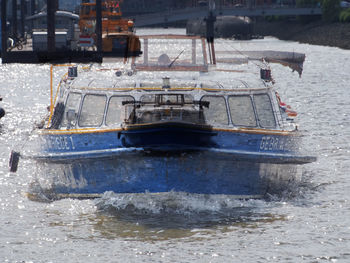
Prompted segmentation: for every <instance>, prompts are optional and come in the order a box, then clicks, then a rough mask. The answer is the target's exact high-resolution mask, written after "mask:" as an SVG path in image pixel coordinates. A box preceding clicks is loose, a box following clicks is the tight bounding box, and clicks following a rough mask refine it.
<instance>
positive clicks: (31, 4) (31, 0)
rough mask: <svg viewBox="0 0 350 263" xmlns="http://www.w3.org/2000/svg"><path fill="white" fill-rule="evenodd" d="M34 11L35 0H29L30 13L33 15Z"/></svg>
mask: <svg viewBox="0 0 350 263" xmlns="http://www.w3.org/2000/svg"><path fill="white" fill-rule="evenodd" d="M35 11H36V7H35V0H30V14H31V15H34V14H35Z"/></svg>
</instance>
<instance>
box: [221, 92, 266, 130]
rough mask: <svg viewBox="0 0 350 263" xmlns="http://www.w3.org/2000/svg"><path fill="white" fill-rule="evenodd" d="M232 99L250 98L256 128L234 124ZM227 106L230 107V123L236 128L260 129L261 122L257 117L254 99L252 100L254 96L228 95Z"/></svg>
mask: <svg viewBox="0 0 350 263" xmlns="http://www.w3.org/2000/svg"><path fill="white" fill-rule="evenodd" d="M231 97H249V99H250V102H251V106H252V110H253V114H254V118H255V125H254V126H249V125H239V124H235V123H234V122H233V118H232V115H231V106H230V98H231ZM227 105H228V112H229V113H230V114H229V116H230V123H231V124H232V125H233V126H234V127H248V128H256V127H260V126H259V122H258V116H257V112H256V108H255V102H254V99H253V98H252V95H250V94H237V95H228V96H227Z"/></svg>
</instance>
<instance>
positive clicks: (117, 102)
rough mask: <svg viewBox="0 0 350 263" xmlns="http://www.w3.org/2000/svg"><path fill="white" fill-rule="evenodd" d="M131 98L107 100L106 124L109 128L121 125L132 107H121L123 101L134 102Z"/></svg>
mask: <svg viewBox="0 0 350 263" xmlns="http://www.w3.org/2000/svg"><path fill="white" fill-rule="evenodd" d="M134 100H135V99H134V98H133V97H132V96H113V97H111V98H110V100H109V104H108V110H107V117H106V124H107V125H109V126H112V125H115V124H121V123H122V122H123V121H124V120H125V119H127V118H128V117H129V115H130V114H131V112H132V110H133V107H130V106H129V107H128V105H125V106H123V105H122V102H123V101H134Z"/></svg>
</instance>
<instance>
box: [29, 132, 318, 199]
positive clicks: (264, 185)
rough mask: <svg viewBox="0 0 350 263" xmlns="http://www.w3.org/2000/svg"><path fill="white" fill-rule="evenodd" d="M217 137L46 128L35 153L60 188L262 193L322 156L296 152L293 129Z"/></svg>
mask: <svg viewBox="0 0 350 263" xmlns="http://www.w3.org/2000/svg"><path fill="white" fill-rule="evenodd" d="M107 138H109V139H107ZM294 139H295V138H294ZM213 140H214V142H215V144H216V145H221V146H222V147H215V148H214V147H195V146H188V145H183V146H177V147H174V146H171V145H162V146H160V147H156V146H154V147H147V148H133V147H124V146H122V141H123V138H122V136H118V134H117V132H109V133H92V134H85V135H83V134H74V135H73V134H66V135H46V142H47V143H46V144H45V145H46V146H47V148H46V149H44V151H43V153H41V154H40V155H37V156H35V157H34V158H35V159H36V160H37V161H38V163H39V168H40V169H41V171H40V172H39V173H38V174H39V175H40V176H39V177H38V182H39V184H40V186H41V187H42V189H44V191H45V192H49V193H50V194H52V195H57V196H70V195H75V196H78V197H79V195H82V196H89V195H91V196H95V195H96V194H102V193H104V192H106V191H113V192H115V193H145V192H151V193H159V192H170V191H175V192H188V193H197V194H225V195H234V196H237V197H239V198H260V197H263V196H264V195H265V194H266V193H275V192H278V191H280V190H281V189H285V187H286V185H287V184H290V183H291V182H294V181H296V180H299V179H300V173H299V172H298V170H299V165H298V164H304V163H308V162H312V161H314V160H313V157H307V156H301V155H298V154H296V153H295V152H293V150H292V149H291V148H290V147H289V145H292V144H291V143H290V142H291V141H290V140H291V138H288V136H282V135H276V136H275V138H274V139H273V137H271V136H266V135H264V134H241V133H228V132H220V133H218V135H217V136H214V138H213ZM223 142H226V143H223ZM233 145H235V147H233ZM54 146H57V147H54ZM224 146H225V147H224ZM53 198H55V197H53Z"/></svg>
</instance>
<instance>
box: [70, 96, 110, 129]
mask: <svg viewBox="0 0 350 263" xmlns="http://www.w3.org/2000/svg"><path fill="white" fill-rule="evenodd" d="M91 95H92V96H99V97H105V99H106V100H105V107H104V109H103V116H102V121H101V123H100V125H81V124H80V118H81V115H82V111H83V106H84V101H85V98H86V97H87V96H91ZM107 102H108V96H107V95H106V94H100V93H85V94H83V98H82V100H81V102H80V110H79V115H78V122H77V124H78V126H79V127H81V128H89V127H92V128H99V127H102V126H103V125H104V124H105V118H106V107H107Z"/></svg>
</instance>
